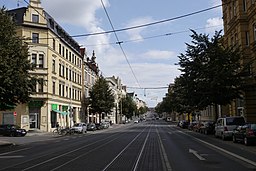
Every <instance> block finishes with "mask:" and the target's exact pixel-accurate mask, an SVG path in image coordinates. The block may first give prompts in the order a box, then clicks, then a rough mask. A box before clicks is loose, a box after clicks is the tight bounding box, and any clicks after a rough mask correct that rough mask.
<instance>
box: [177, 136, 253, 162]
mask: <svg viewBox="0 0 256 171" xmlns="http://www.w3.org/2000/svg"><path fill="white" fill-rule="evenodd" d="M181 133H182V134H184V135H187V136H189V137H192V138H194V139H195V140H197V141H199V142H201V143H204V144H206V145H209V146H211V147H212V148H215V149H217V150H219V151H222V152H224V153H226V154H229V155H230V156H233V157H235V158H238V159H240V160H242V161H244V162H246V163H249V164H251V165H253V166H256V162H255V161H252V160H249V159H246V158H244V157H242V156H239V155H237V154H235V153H232V152H230V151H227V150H225V149H223V148H220V147H218V146H216V145H213V144H210V143H208V142H206V141H203V140H200V139H198V138H195V137H193V136H191V135H188V134H186V133H184V132H181Z"/></svg>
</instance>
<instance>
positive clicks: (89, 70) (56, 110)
mask: <svg viewBox="0 0 256 171" xmlns="http://www.w3.org/2000/svg"><path fill="white" fill-rule="evenodd" d="M8 13H10V14H11V15H12V18H13V20H14V21H15V22H16V24H17V26H18V27H17V35H18V36H20V37H23V38H24V42H25V43H27V44H28V47H29V56H28V58H29V60H30V61H31V63H33V64H34V65H35V66H36V68H35V70H33V71H31V72H30V74H32V75H36V76H38V77H39V78H41V81H40V82H39V83H37V84H35V87H34V90H35V91H34V93H33V94H32V95H31V101H30V102H29V103H28V104H22V105H18V106H17V107H16V108H15V109H14V110H11V111H1V112H0V122H1V123H3V124H4V123H14V124H17V125H20V126H21V127H22V128H25V129H27V130H31V129H38V130H42V131H52V130H53V129H55V127H56V123H57V122H58V123H59V125H60V126H62V127H70V126H72V125H73V123H74V122H81V120H82V119H83V118H86V117H82V114H83V113H82V112H81V98H82V94H86V95H88V91H89V88H90V86H92V85H93V83H94V80H95V79H96V77H97V73H98V67H97V65H96V63H95V59H94V61H93V62H94V63H93V64H92V62H91V61H88V59H87V58H86V59H84V57H85V53H81V52H82V50H81V49H80V46H79V44H78V43H77V42H76V41H75V40H74V39H73V38H72V37H71V36H69V34H68V33H67V32H66V31H65V30H64V29H63V28H62V27H61V26H60V25H59V24H58V23H57V22H56V21H55V20H54V18H52V17H51V16H50V15H49V14H48V13H47V12H46V11H44V9H43V8H42V7H41V2H40V0H30V4H29V5H28V7H22V8H18V9H14V10H10V11H8ZM95 66H96V68H95Z"/></svg>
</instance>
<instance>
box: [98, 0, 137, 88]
mask: <svg viewBox="0 0 256 171" xmlns="http://www.w3.org/2000/svg"><path fill="white" fill-rule="evenodd" d="M101 4H102V6H103V8H104V11H105V13H106V16H107V18H108V21H109V23H110V25H111V27H112V30H113V32H114V34H115V37H116V40H117V44H119V47H120V49H121V51H122V53H123V55H124V57H125V60H126V62H127V64H128V65H129V68H130V69H131V71H132V74H133V77H134V78H135V80H136V82H137V84H138V85H139V87H141V86H140V83H139V81H138V79H137V77H136V75H135V73H134V70H133V68H132V66H131V64H130V62H129V60H128V58H127V56H126V54H125V52H124V49H123V47H122V45H121V43H122V42H120V41H119V39H118V36H117V34H116V32H115V28H114V26H113V24H112V22H111V19H110V17H109V15H108V12H107V9H106V8H105V5H104V3H103V1H102V0H101Z"/></svg>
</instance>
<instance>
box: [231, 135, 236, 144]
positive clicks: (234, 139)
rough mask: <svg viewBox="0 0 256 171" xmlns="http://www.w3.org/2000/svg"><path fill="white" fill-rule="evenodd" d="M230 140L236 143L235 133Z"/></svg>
mask: <svg viewBox="0 0 256 171" xmlns="http://www.w3.org/2000/svg"><path fill="white" fill-rule="evenodd" d="M232 140H233V143H236V142H237V141H236V137H235V135H233V138H232Z"/></svg>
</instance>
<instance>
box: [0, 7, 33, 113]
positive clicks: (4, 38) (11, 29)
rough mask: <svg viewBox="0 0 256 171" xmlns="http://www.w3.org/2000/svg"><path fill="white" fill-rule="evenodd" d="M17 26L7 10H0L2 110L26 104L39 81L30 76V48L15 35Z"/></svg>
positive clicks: (0, 92) (0, 88)
mask: <svg viewBox="0 0 256 171" xmlns="http://www.w3.org/2000/svg"><path fill="white" fill-rule="evenodd" d="M15 30H16V26H15V24H14V22H13V21H12V20H11V17H10V16H9V15H8V14H7V12H6V10H5V8H1V9H0V110H8V109H13V108H15V106H16V105H17V104H20V103H26V102H28V101H29V99H30V98H29V97H30V95H31V93H32V90H33V85H34V84H35V83H36V82H37V81H38V80H37V79H36V78H35V77H32V76H31V75H30V74H29V71H31V70H33V66H32V64H31V63H30V61H29V60H28V47H27V46H26V45H25V44H23V43H22V40H21V38H20V37H18V36H17V35H16V33H15Z"/></svg>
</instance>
